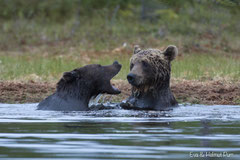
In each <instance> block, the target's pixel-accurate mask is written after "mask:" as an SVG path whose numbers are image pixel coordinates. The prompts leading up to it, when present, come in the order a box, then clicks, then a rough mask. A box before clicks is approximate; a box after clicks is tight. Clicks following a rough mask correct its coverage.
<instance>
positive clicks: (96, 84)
mask: <svg viewBox="0 0 240 160" xmlns="http://www.w3.org/2000/svg"><path fill="white" fill-rule="evenodd" d="M121 67H122V66H121V64H119V63H118V62H117V61H115V62H114V63H113V64H112V65H108V66H101V65H99V64H91V65H86V66H84V67H81V68H77V69H74V70H73V71H70V72H65V73H64V74H63V76H62V78H61V79H60V81H59V82H58V83H57V89H56V92H55V93H53V94H52V95H50V96H49V97H47V98H46V99H44V100H43V101H42V102H40V103H39V105H38V106H37V109H38V110H55V111H86V110H89V108H88V103H89V100H90V99H91V98H92V97H96V96H97V95H98V94H101V93H107V94H119V93H121V92H120V91H119V90H118V89H117V88H115V87H114V86H112V85H111V83H110V80H111V79H112V78H113V77H114V76H115V75H117V74H118V72H119V71H120V70H121Z"/></svg>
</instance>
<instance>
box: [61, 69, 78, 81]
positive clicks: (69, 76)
mask: <svg viewBox="0 0 240 160" xmlns="http://www.w3.org/2000/svg"><path fill="white" fill-rule="evenodd" d="M76 78H77V73H76V72H75V71H71V72H64V73H63V77H62V79H63V80H64V81H66V82H71V81H73V80H74V79H76Z"/></svg>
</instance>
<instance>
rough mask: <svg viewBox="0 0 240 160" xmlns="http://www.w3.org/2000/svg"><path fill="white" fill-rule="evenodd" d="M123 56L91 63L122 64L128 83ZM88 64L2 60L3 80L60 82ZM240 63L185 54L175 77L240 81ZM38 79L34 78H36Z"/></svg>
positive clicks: (58, 58) (175, 63)
mask: <svg viewBox="0 0 240 160" xmlns="http://www.w3.org/2000/svg"><path fill="white" fill-rule="evenodd" d="M130 57H131V55H128V54H123V55H122V56H120V55H116V56H114V55H112V56H110V55H109V56H100V57H96V58H93V59H91V61H90V62H89V63H98V64H102V65H109V64H112V63H113V62H114V60H118V61H119V63H121V64H122V69H121V71H120V72H119V74H118V75H117V76H116V77H115V79H123V80H125V79H126V75H127V74H128V73H129V58H130ZM84 64H86V62H82V61H81V60H79V59H75V58H74V56H70V57H67V56H64V55H63V56H50V57H43V56H40V55H24V56H22V55H18V56H1V57H0V75H1V76H0V80H17V79H31V78H32V79H34V78H36V77H38V78H39V79H40V80H44V81H49V80H58V79H59V78H60V77H61V75H62V73H63V72H65V71H70V70H72V69H74V68H78V67H81V66H83V65H84ZM239 68H240V61H239V60H238V59H234V58H232V57H226V56H223V55H218V56H217V55H211V54H210V55H209V54H185V55H183V56H182V57H179V58H177V59H176V60H174V61H173V62H172V77H174V78H180V79H195V80H211V79H219V78H225V79H229V80H239V79H240V69H239ZM33 75H34V76H33Z"/></svg>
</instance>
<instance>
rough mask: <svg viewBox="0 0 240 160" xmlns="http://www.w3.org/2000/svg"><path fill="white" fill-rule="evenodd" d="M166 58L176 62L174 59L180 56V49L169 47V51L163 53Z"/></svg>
mask: <svg viewBox="0 0 240 160" xmlns="http://www.w3.org/2000/svg"><path fill="white" fill-rule="evenodd" d="M163 54H164V56H165V58H166V59H167V60H168V61H172V60H174V58H175V57H176V56H177V54H178V49H177V47H176V46H174V45H170V46H168V47H167V49H166V50H165V51H164V52H163Z"/></svg>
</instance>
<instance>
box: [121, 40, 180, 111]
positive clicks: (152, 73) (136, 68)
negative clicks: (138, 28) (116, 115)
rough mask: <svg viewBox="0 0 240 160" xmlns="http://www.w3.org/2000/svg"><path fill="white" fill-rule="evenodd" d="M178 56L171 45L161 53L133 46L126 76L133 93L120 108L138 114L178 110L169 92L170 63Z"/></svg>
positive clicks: (175, 48) (176, 50)
mask: <svg viewBox="0 0 240 160" xmlns="http://www.w3.org/2000/svg"><path fill="white" fill-rule="evenodd" d="M177 54H178V49H177V47H176V46H174V45H170V46H168V47H167V48H166V49H165V50H164V51H161V50H159V49H145V50H142V49H141V48H140V47H139V46H135V47H134V54H133V56H132V57H131V59H130V73H129V74H128V75H127V79H128V82H129V83H130V84H131V86H132V89H131V90H132V91H131V92H132V93H131V96H130V97H129V98H128V99H127V101H126V102H125V103H122V104H121V106H122V107H123V108H127V109H129V108H133V109H140V110H142V109H143V110H168V109H170V108H173V107H176V106H178V103H177V101H176V99H175V97H174V95H173V94H172V92H171V89H170V77H171V61H172V60H174V59H175V57H176V55H177Z"/></svg>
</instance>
